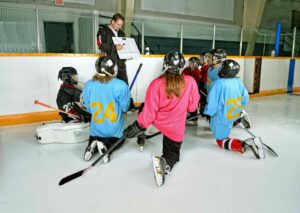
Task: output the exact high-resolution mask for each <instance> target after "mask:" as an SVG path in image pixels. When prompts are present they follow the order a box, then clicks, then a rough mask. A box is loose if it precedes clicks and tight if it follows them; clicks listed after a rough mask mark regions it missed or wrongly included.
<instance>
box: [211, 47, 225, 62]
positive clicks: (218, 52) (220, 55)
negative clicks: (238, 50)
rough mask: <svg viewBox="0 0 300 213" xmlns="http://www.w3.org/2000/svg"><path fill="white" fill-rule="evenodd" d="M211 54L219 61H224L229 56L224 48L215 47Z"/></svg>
mask: <svg viewBox="0 0 300 213" xmlns="http://www.w3.org/2000/svg"><path fill="white" fill-rule="evenodd" d="M211 54H212V56H213V60H217V61H218V62H219V63H220V62H222V60H224V59H225V58H226V56H227V54H226V52H225V50H224V49H213V50H212V51H211Z"/></svg>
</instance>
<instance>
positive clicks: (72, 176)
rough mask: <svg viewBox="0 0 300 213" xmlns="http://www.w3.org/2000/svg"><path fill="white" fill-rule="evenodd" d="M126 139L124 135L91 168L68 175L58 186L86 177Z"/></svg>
mask: <svg viewBox="0 0 300 213" xmlns="http://www.w3.org/2000/svg"><path fill="white" fill-rule="evenodd" d="M125 138H126V135H123V137H121V138H120V139H119V140H117V141H116V142H115V143H114V145H112V146H111V147H109V149H108V150H107V151H106V152H105V153H103V154H102V155H101V156H100V157H99V158H98V159H97V160H95V161H94V163H92V164H91V165H90V166H89V167H87V168H85V169H83V170H80V171H78V172H75V173H73V174H71V175H68V176H66V177H64V178H62V179H61V180H60V181H59V183H58V185H59V186H61V185H64V184H65V183H68V182H70V181H71V180H74V179H76V178H78V177H80V176H82V175H84V174H85V173H86V172H88V171H89V170H90V169H91V168H93V167H94V166H95V165H96V164H97V163H98V162H99V161H100V160H102V159H103V158H104V157H105V156H106V155H107V154H109V153H110V152H111V151H112V150H113V149H114V148H115V147H116V146H118V145H119V144H120V143H121V142H122V141H123V140H124V139H125Z"/></svg>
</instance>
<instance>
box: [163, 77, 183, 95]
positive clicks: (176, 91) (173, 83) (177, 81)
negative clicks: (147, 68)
mask: <svg viewBox="0 0 300 213" xmlns="http://www.w3.org/2000/svg"><path fill="white" fill-rule="evenodd" d="M159 78H165V80H166V93H167V98H172V96H173V95H175V96H176V97H180V96H181V94H182V90H183V88H184V87H185V80H184V77H183V75H180V74H175V73H171V72H168V71H166V72H165V73H164V74H162V75H161V76H160V77H159Z"/></svg>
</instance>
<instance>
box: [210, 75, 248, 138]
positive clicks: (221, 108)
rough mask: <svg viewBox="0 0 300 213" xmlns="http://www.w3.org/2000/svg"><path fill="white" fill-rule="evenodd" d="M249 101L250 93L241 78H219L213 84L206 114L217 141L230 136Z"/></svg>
mask: <svg viewBox="0 0 300 213" xmlns="http://www.w3.org/2000/svg"><path fill="white" fill-rule="evenodd" d="M248 101H249V95H248V91H247V90H246V88H245V86H244V84H243V83H242V81H241V79H240V78H219V79H217V80H215V81H214V82H213V83H212V85H211V90H210V93H209V95H208V97H207V105H206V107H205V109H204V114H206V115H209V116H210V128H211V130H212V132H213V134H214V136H215V138H216V139H217V140H223V139H225V138H227V137H228V136H229V134H230V131H231V128H232V126H233V122H234V121H235V120H237V119H238V118H239V114H240V112H241V110H242V106H245V105H246V104H247V103H248Z"/></svg>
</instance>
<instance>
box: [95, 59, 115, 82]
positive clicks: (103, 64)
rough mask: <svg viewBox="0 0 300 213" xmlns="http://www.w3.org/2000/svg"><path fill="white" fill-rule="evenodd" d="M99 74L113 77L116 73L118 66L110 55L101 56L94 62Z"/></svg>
mask: <svg viewBox="0 0 300 213" xmlns="http://www.w3.org/2000/svg"><path fill="white" fill-rule="evenodd" d="M95 67H96V70H97V72H98V73H99V74H102V75H107V76H112V77H115V76H116V75H117V74H118V66H117V62H116V60H115V59H113V58H111V57H110V56H102V57H100V58H98V59H97V61H96V63H95Z"/></svg>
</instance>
